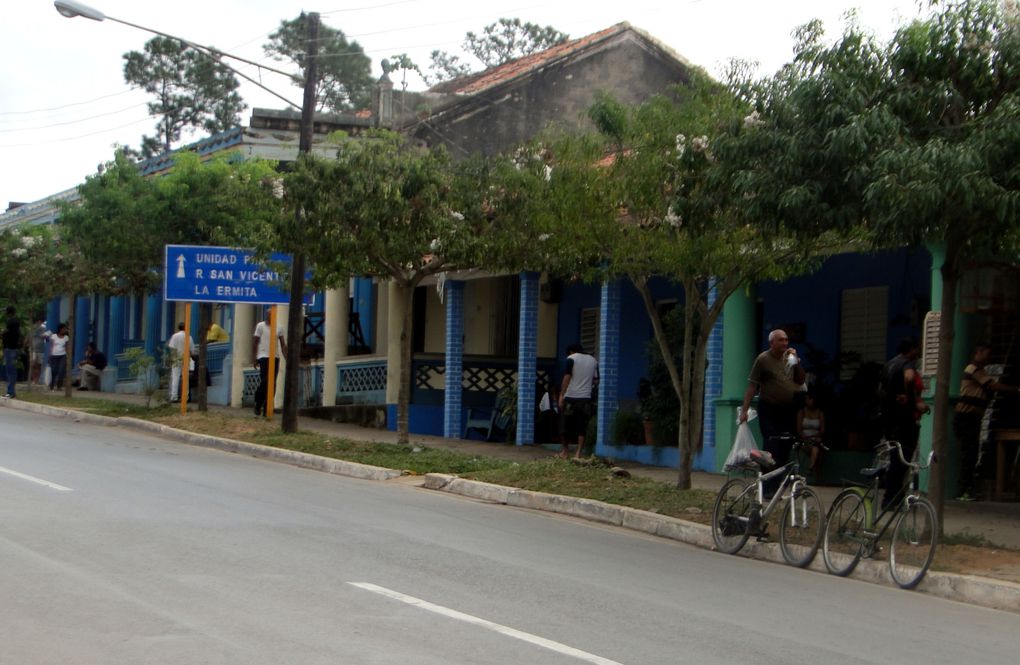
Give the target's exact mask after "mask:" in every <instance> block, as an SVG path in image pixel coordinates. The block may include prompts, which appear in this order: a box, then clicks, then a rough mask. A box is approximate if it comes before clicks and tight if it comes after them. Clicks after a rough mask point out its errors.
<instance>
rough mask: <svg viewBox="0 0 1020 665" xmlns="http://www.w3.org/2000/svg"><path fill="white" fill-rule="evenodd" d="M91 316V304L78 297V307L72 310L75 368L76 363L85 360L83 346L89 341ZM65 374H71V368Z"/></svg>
mask: <svg viewBox="0 0 1020 665" xmlns="http://www.w3.org/2000/svg"><path fill="white" fill-rule="evenodd" d="M91 314H92V303H91V302H90V301H89V299H88V298H87V297H85V296H78V306H77V307H76V308H75V310H74V361H73V362H74V365H73V367H77V366H78V363H79V362H80V361H82V360H84V359H85V345H86V344H87V343H88V342H89V341H91V340H89V327H90V324H91V323H92V321H91V319H90V315H91ZM67 373H68V374H70V373H71V368H70V367H68V368H67Z"/></svg>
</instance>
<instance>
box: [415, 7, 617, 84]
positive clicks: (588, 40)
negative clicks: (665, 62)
mask: <svg viewBox="0 0 1020 665" xmlns="http://www.w3.org/2000/svg"><path fill="white" fill-rule="evenodd" d="M629 29H631V26H630V24H629V23H627V22H623V23H617V24H616V25H614V26H612V27H610V28H606V29H605V30H601V31H599V32H595V33H592V34H590V35H588V36H586V37H581V38H579V39H572V40H570V41H567V42H564V43H562V44H559V45H557V46H553V47H552V48H547V49H546V50H544V51H539V52H538V53H532V54H531V55H526V56H524V57H523V58H517V59H516V60H511V61H510V62H507V63H505V64H502V65H499V66H498V67H493V68H491V69H486V70H485V71H484V72H479V73H478V74H470V75H468V76H464V77H461V78H459V79H454V80H452V81H447V82H445V83H441V84H439V85H437V86H435V87H433V88H432V91H433V92H445V93H448V94H456V95H471V94H475V93H478V92H482V91H483V90H487V89H488V88H491V87H493V86H496V85H499V84H500V83H504V82H506V81H509V80H511V79H514V78H517V77H518V76H521V75H522V74H525V73H527V72H530V71H534V70H536V69H539V68H540V67H543V66H545V65H547V64H549V63H550V62H552V61H554V60H557V59H559V58H562V57H565V56H567V55H570V54H572V53H576V52H578V51H581V50H583V49H585V48H587V47H588V46H591V45H592V44H595V43H597V42H600V41H602V40H604V39H606V38H608V37H612V36H613V35H616V34H619V33H621V32H624V31H625V30H629Z"/></svg>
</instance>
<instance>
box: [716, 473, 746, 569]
mask: <svg viewBox="0 0 1020 665" xmlns="http://www.w3.org/2000/svg"><path fill="white" fill-rule="evenodd" d="M754 486H755V484H754V483H751V482H749V481H747V480H745V479H743V478H731V479H730V480H728V481H726V484H725V485H723V486H722V489H720V490H719V494H718V495H717V496H716V497H715V505H714V506H713V507H712V541H713V542H714V543H715V548H716V549H717V550H719V551H720V552H722V553H724V554H736V553H737V552H739V551H740V549H741V548H742V547H743V546H744V545H745V544H746V543H747V539H748V538H749V537H750V533H748V530H747V525H748V522H749V520H750V516H751V511H752V510H753V509H754V506H755V504H756V503H757V501H755V498H756V497H754V496H753V492H751V491H750V490H752V489H753V488H754ZM741 527H742V528H741Z"/></svg>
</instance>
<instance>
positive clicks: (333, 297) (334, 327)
mask: <svg viewBox="0 0 1020 665" xmlns="http://www.w3.org/2000/svg"><path fill="white" fill-rule="evenodd" d="M349 307H350V304H349V296H348V295H347V289H330V290H329V291H326V309H325V323H324V324H323V336H324V338H325V339H324V350H323V354H322V406H334V405H336V361H337V358H341V357H343V356H346V355H347V335H348V329H349V328H350V311H349Z"/></svg>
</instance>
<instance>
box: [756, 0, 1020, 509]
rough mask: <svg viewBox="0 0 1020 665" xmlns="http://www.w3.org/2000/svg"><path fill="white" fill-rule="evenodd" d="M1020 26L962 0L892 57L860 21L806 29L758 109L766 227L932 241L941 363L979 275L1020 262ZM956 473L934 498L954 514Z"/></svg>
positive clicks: (939, 407)
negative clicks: (763, 129)
mask: <svg viewBox="0 0 1020 665" xmlns="http://www.w3.org/2000/svg"><path fill="white" fill-rule="evenodd" d="M1018 72H1020V19H1018V11H1017V5H1016V3H1015V2H1004V3H1000V2H996V1H994V0H955V1H952V2H947V3H945V4H944V5H936V7H935V12H934V13H933V14H932V16H930V17H929V18H927V19H925V20H919V21H915V22H912V23H910V24H908V25H905V26H903V27H902V28H900V29H899V31H898V32H897V33H896V35H895V36H894V37H893V39H892V40H891V41H890V42H889V43H888V44H885V45H882V44H879V43H877V42H876V41H875V40H874V39H873V38H872V37H871V36H869V35H868V34H866V33H865V32H863V31H862V30H861V29H860V28H859V27H858V26H856V25H854V24H853V23H851V24H850V25H849V26H847V28H846V30H845V32H844V34H843V35H842V36H841V37H840V38H839V39H838V40H836V42H835V43H833V44H832V45H825V44H824V41H823V33H822V31H821V27H820V25H819V24H818V23H812V24H809V25H808V26H805V27H804V28H803V29H801V31H800V40H799V43H798V45H797V48H796V58H795V60H794V62H793V63H792V64H791V65H790V66H789V67H787V68H786V70H785V71H784V72H783V75H782V77H778V78H777V79H776V80H775V83H776V84H775V85H773V86H771V87H769V88H761V89H759V91H758V92H759V94H758V95H757V97H756V99H757V104H758V108H759V110H760V111H761V112H762V117H763V119H764V120H765V121H766V122H767V123H768V126H769V128H770V131H769V132H767V133H763V134H762V136H763V137H767V139H768V141H767V142H765V141H763V142H762V143H760V144H759V145H757V146H755V148H756V150H757V151H758V152H757V154H758V159H760V160H767V163H770V164H772V165H773V168H771V169H759V170H756V171H750V170H749V171H747V172H746V174H745V177H744V178H743V179H742V180H741V182H740V187H741V190H742V191H743V192H744V195H745V197H746V199H747V201H748V206H749V208H752V209H753V212H754V214H756V215H758V216H759V217H760V218H762V219H766V218H771V219H773V220H775V223H776V224H777V225H782V226H784V227H785V228H786V229H787V230H789V231H791V232H794V233H796V234H798V235H799V236H800V237H811V236H813V235H815V234H817V233H818V231H819V230H820V229H832V228H842V229H848V228H854V227H857V228H861V229H864V230H865V231H866V232H867V233H868V235H869V238H870V241H871V243H872V244H873V245H874V246H877V247H890V246H899V245H905V244H916V243H919V242H925V243H928V244H929V246H935V247H940V248H942V250H943V251H944V261H943V263H942V265H941V266H940V270H941V275H942V281H943V289H942V302H941V307H940V309H941V311H942V326H941V330H940V336H939V355H938V357H939V358H944V359H948V358H951V357H952V345H953V338H954V335H955V330H954V319H955V314H956V308H957V303H956V298H957V286H958V283H959V278H960V273H961V271H962V269H963V267H964V266H965V265H966V263H967V262H968V261H970V260H973V259H975V258H981V257H998V258H1000V259H1002V260H1005V261H1007V262H1010V263H1013V264H1016V257H1017V255H1018V247H1020V242H1018V236H1020V228H1018V227H1020V225H1018V224H1017V218H1018V212H1020V193H1018V189H1020V162H1018V155H1020V132H1018V127H1020V125H1018V123H1017V117H1018V112H1020V76H1018ZM950 371H951V367H950V363H949V362H940V363H939V366H938V370H937V375H936V381H935V410H934V411H935V413H934V421H933V427H934V431H933V436H932V445H933V448H934V450H935V452H936V454H937V455H939V456H940V457H941V458H942V459H947V457H946V455H945V453H946V450H947V440H948V416H949V389H950V386H949V379H950ZM944 482H945V469H944V465H942V466H939V467H936V469H935V470H934V471H933V474H932V480H931V483H930V486H929V491H930V494H931V497H932V500H933V502H934V503H935V504H936V506H937V508H938V513H939V515H940V519H941V515H942V506H943V503H944V496H945V490H944Z"/></svg>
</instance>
